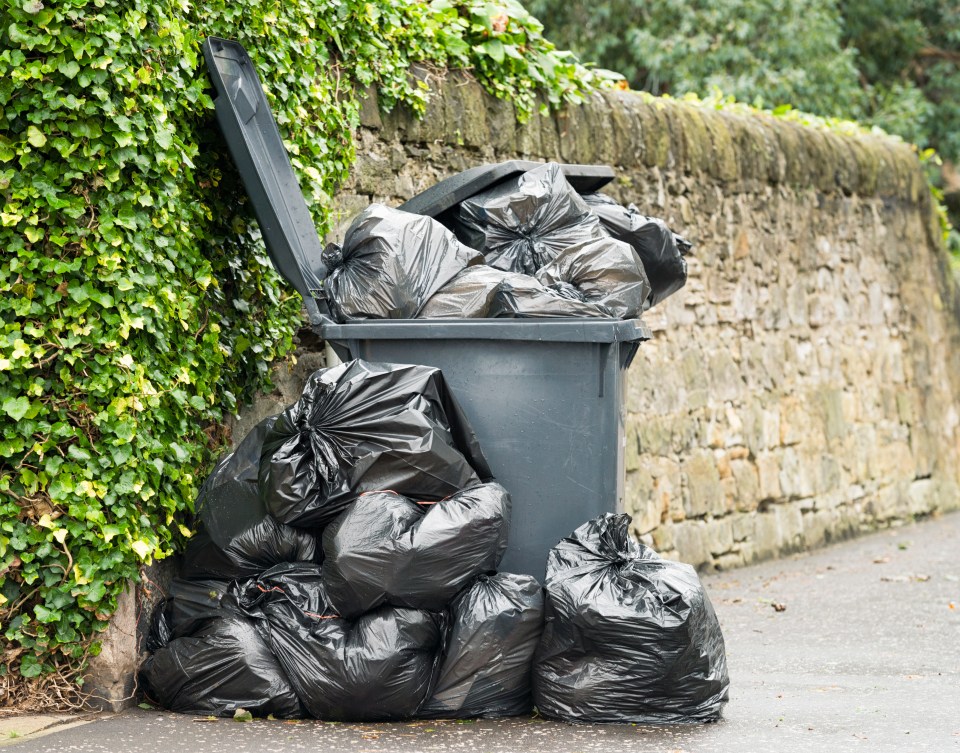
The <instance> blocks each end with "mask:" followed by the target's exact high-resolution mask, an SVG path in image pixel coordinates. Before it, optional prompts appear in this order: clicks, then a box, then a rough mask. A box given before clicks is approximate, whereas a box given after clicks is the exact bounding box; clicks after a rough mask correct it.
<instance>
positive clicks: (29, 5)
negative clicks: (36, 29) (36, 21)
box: [20, 0, 43, 16]
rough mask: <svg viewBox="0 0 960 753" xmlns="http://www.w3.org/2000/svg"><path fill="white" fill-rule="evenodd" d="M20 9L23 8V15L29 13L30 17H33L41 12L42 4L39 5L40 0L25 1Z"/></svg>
mask: <svg viewBox="0 0 960 753" xmlns="http://www.w3.org/2000/svg"><path fill="white" fill-rule="evenodd" d="M20 7H21V8H23V12H24V13H29V14H30V15H31V16H35V15H37V13H39V12H40V11H42V10H43V3H41V2H40V0H27V1H26V2H25V3H24V4H23V5H21V6H20Z"/></svg>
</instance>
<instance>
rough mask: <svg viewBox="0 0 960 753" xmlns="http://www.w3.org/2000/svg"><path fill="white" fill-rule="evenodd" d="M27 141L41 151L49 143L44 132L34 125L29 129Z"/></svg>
mask: <svg viewBox="0 0 960 753" xmlns="http://www.w3.org/2000/svg"><path fill="white" fill-rule="evenodd" d="M27 141H29V142H30V144H31V145H33V146H35V147H37V149H39V148H40V147H42V146H44V145H45V144H46V143H47V137H46V136H44V135H43V131H41V130H40V129H39V128H37V127H36V126H34V125H32V126H29V127H28V128H27Z"/></svg>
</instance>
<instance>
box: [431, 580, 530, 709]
mask: <svg viewBox="0 0 960 753" xmlns="http://www.w3.org/2000/svg"><path fill="white" fill-rule="evenodd" d="M449 612H450V630H449V632H448V634H447V640H446V645H445V647H444V650H443V662H442V664H441V666H440V674H439V676H438V678H437V683H436V687H435V688H434V691H433V695H432V696H431V697H430V699H429V700H428V701H427V702H426V703H425V704H424V705H423V706H422V707H421V708H420V712H419V714H418V716H421V717H424V718H441V719H450V718H453V719H466V718H470V717H503V716H519V715H521V714H529V713H530V712H531V711H532V710H533V699H532V696H531V668H532V665H533V655H534V652H535V651H536V648H537V643H538V642H539V640H540V633H541V631H542V629H543V591H542V589H541V588H540V584H539V583H538V582H537V580H536V579H535V578H534V577H533V576H530V575H512V574H510V573H498V574H496V575H490V576H487V575H481V576H479V577H478V578H477V579H476V580H474V582H473V584H472V585H470V586H469V587H467V588H466V589H464V590H463V591H461V592H460V593H459V594H457V596H456V598H455V599H454V600H453V601H452V602H451V604H450V608H449Z"/></svg>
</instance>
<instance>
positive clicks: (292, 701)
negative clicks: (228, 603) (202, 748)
mask: <svg viewBox="0 0 960 753" xmlns="http://www.w3.org/2000/svg"><path fill="white" fill-rule="evenodd" d="M140 677H141V679H142V680H143V682H144V685H145V689H146V692H147V695H148V697H150V698H152V699H154V700H155V701H157V702H158V703H159V704H160V705H161V706H163V707H164V708H167V709H170V710H171V711H179V712H181V713H186V714H209V715H213V716H233V714H234V712H235V711H236V710H237V709H246V710H247V711H249V712H250V713H251V714H253V715H254V716H259V717H265V716H267V715H269V714H273V715H274V716H276V717H280V718H296V717H300V716H303V709H302V707H301V705H300V701H299V700H298V699H297V696H296V695H295V694H294V691H293V688H292V687H291V685H290V682H289V680H288V679H287V676H286V674H285V672H284V671H283V669H282V668H281V667H280V664H279V662H278V661H277V659H276V658H275V657H274V655H273V653H271V651H270V649H269V647H268V646H267V644H266V643H265V642H264V640H263V638H261V636H260V635H259V633H258V632H257V629H256V628H255V627H254V625H253V623H252V622H251V621H250V620H248V619H247V618H245V617H242V616H240V615H238V614H226V613H225V614H223V615H221V616H220V617H218V618H215V619H210V620H207V621H205V622H204V623H203V624H202V625H201V626H200V627H199V629H197V630H196V631H195V632H194V633H193V634H192V635H190V636H185V637H182V638H176V639H173V640H171V641H170V642H169V643H168V644H167V645H166V646H165V647H164V648H161V649H159V650H157V651H155V652H154V653H153V654H151V655H150V656H149V657H147V659H146V660H145V662H144V664H143V667H142V668H141V670H140Z"/></svg>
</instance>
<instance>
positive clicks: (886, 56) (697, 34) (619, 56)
mask: <svg viewBox="0 0 960 753" xmlns="http://www.w3.org/2000/svg"><path fill="white" fill-rule="evenodd" d="M528 4H529V7H530V10H531V11H532V12H533V13H534V15H536V16H537V17H539V18H540V19H541V21H542V22H543V24H544V26H545V30H546V34H547V35H548V36H549V37H550V38H551V39H553V40H554V42H555V43H556V44H558V45H559V46H564V47H569V48H570V49H572V50H574V51H575V52H578V53H579V54H580V55H581V57H583V58H585V59H587V60H591V61H594V62H596V63H597V64H598V65H601V66H604V67H606V68H611V69H613V70H616V71H619V72H620V73H622V74H624V75H625V76H626V77H627V80H628V81H629V82H630V84H631V85H632V86H633V87H634V88H637V89H644V90H647V91H650V92H653V93H654V94H664V93H668V94H674V95H680V94H684V93H687V92H696V93H700V94H706V93H709V92H710V91H711V90H712V89H713V88H719V89H720V90H722V91H723V92H724V93H726V94H732V95H734V96H735V97H736V98H737V99H738V100H741V101H744V102H748V103H753V104H758V105H762V106H765V107H776V106H778V105H783V104H790V105H792V106H793V107H795V108H797V109H800V110H804V111H807V112H811V113H814V114H817V115H824V116H834V117H841V118H851V119H855V120H859V121H860V122H862V123H864V124H867V125H878V126H880V127H882V128H884V129H885V130H887V131H889V132H891V133H895V134H898V135H900V136H902V137H903V138H905V139H907V140H909V141H911V142H913V143H915V144H917V145H918V146H920V147H921V148H923V149H926V148H930V147H932V148H935V149H936V150H937V151H938V152H939V153H940V155H941V156H942V157H943V159H944V162H945V164H944V170H943V176H942V180H943V183H944V188H945V189H946V192H947V195H946V199H947V203H948V206H950V207H951V209H952V210H953V213H954V224H955V225H957V224H958V222H957V221H958V220H960V176H958V175H957V172H956V169H955V167H954V165H956V164H958V163H960V4H958V3H957V1H956V0H604V1H601V2H594V3H570V2H565V1H563V0H529V2H528Z"/></svg>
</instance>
